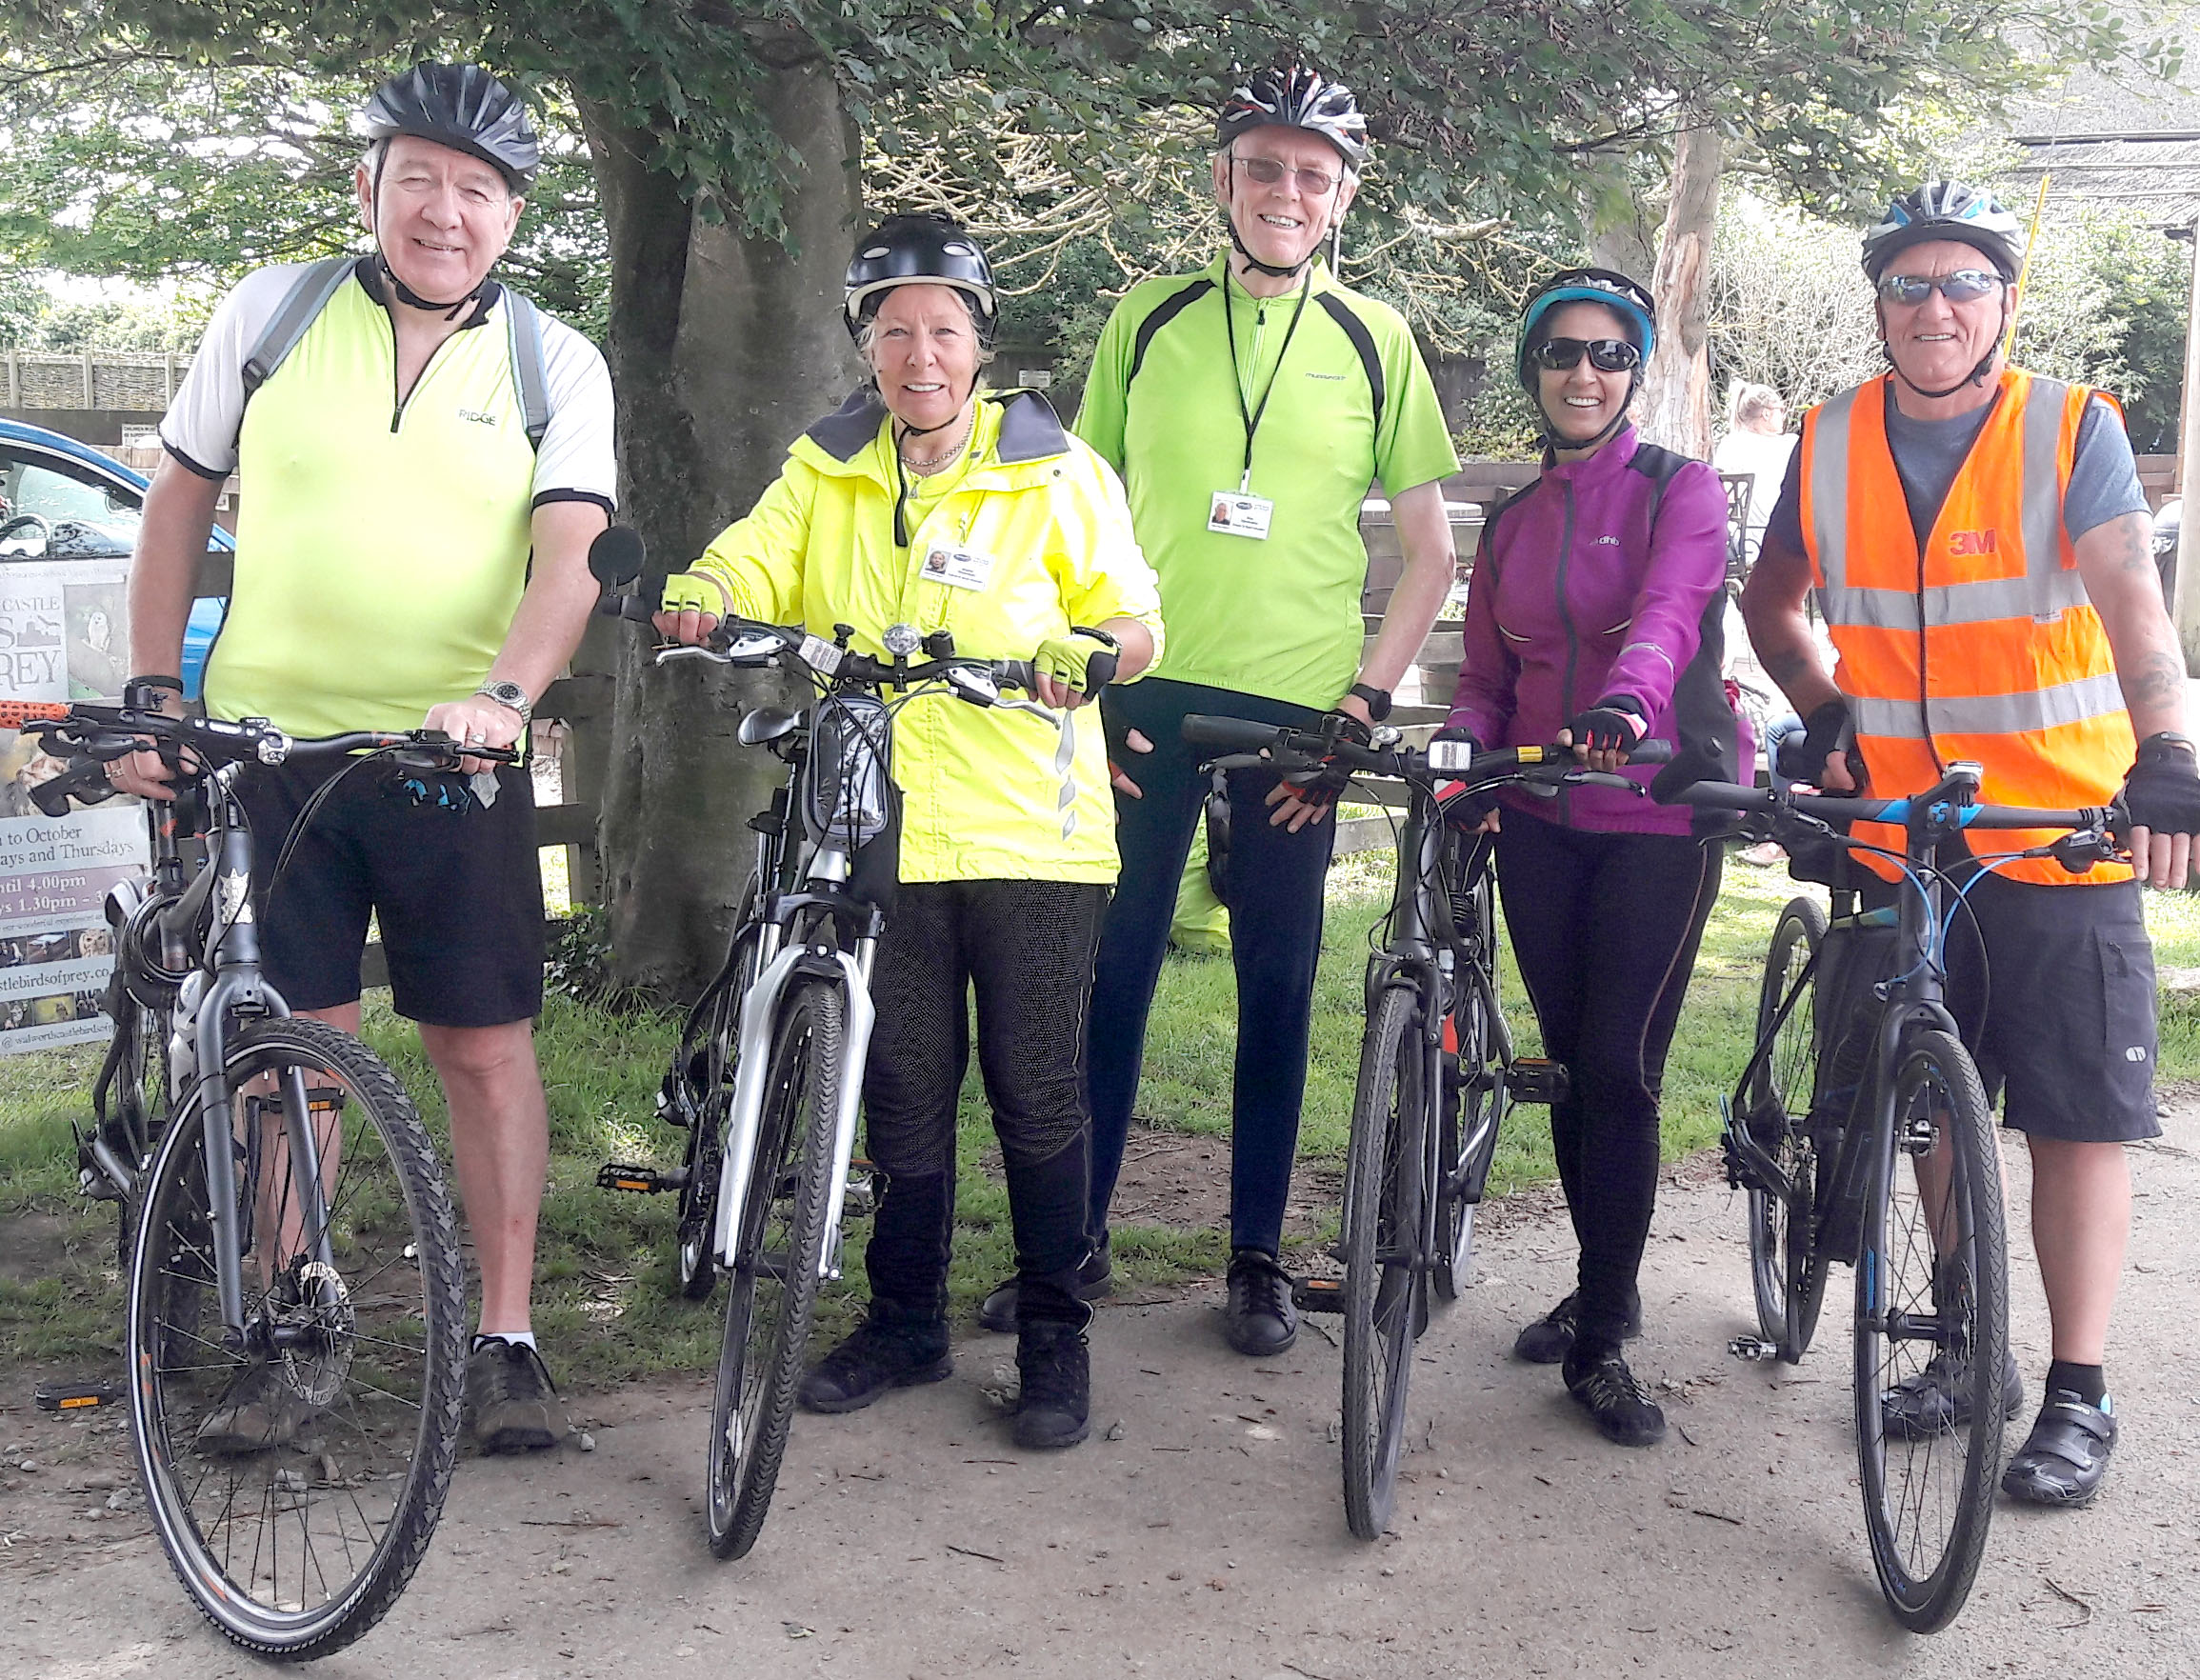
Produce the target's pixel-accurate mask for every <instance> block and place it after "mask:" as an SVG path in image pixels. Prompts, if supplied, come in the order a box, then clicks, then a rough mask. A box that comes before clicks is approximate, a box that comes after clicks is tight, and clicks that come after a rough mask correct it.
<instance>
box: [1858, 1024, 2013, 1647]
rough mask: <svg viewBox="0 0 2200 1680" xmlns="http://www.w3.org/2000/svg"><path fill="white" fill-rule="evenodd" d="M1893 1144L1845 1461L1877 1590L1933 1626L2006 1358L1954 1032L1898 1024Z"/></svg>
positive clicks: (1927, 1628) (1991, 1438) (1986, 1489)
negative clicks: (1902, 1032)
mask: <svg viewBox="0 0 2200 1680" xmlns="http://www.w3.org/2000/svg"><path fill="white" fill-rule="evenodd" d="M1892 1143H1893V1147H1892V1148H1891V1149H1887V1150H1881V1151H1880V1152H1879V1158H1878V1159H1876V1160H1874V1161H1873V1162H1872V1163H1871V1180H1870V1191H1869V1194H1870V1201H1869V1202H1868V1203H1867V1205H1866V1210H1865V1227H1864V1246H1863V1252H1862V1255H1861V1257H1860V1259H1859V1261H1858V1264H1857V1268H1856V1445H1857V1463H1858V1468H1859V1470H1860V1471H1861V1479H1862V1483H1863V1489H1864V1518H1865V1526H1866V1528H1867V1529H1868V1530H1870V1536H1871V1561H1872V1564H1873V1566H1874V1568H1876V1570H1878V1573H1879V1585H1880V1589H1881V1590H1882V1591H1884V1592H1885V1593H1886V1595H1887V1602H1888V1605H1889V1607H1890V1609H1891V1610H1893V1611H1894V1616H1895V1619H1896V1620H1897V1621H1899V1622H1901V1623H1902V1624H1903V1626H1905V1627H1906V1628H1909V1629H1910V1630H1913V1631H1915V1632H1919V1633H1930V1632H1931V1631H1932V1630H1935V1629H1937V1628H1942V1627H1945V1626H1946V1625H1947V1624H1948V1623H1949V1621H1950V1620H1951V1619H1952V1618H1953V1617H1954V1615H1955V1613H1956V1612H1957V1611H1958V1610H1961V1609H1962V1608H1963V1602H1964V1600H1965V1598H1966V1597H1968V1596H1969V1595H1970V1585H1971V1581H1972V1579H1973V1577H1974V1576H1975V1575H1976V1574H1977V1572H1978V1561H1979V1556H1980V1554H1981V1552H1982V1551H1983V1550H1985V1547H1986V1533H1987V1524H1988V1521H1989V1519H1990V1517H1991V1515H1992V1512H1993V1484H1994V1477H1995V1476H1996V1475H1997V1474H1998V1473H1999V1471H2000V1469H2001V1445H2002V1426H2003V1423H2004V1421H2005V1415H2004V1411H2003V1406H2004V1401H2003V1393H2002V1383H2003V1374H2002V1372H2003V1367H2004V1364H2005V1362H2006V1361H2007V1359H2008V1356H2009V1270H2008V1268H2009V1260H2008V1253H2007V1250H2006V1247H2005V1242H2006V1231H2005V1228H2004V1223H2003V1211H2002V1190H2001V1172H2000V1162H1999V1159H1998V1157H1997V1155H1996V1154H1995V1150H1994V1141H1993V1125H1992V1117H1991V1115H1990V1112H1989V1111H1988V1109H1987V1103H1986V1093H1985V1091H1984V1090H1982V1089H1981V1087H1980V1084H1979V1077H1978V1070H1977V1069H1976V1068H1974V1067H1973V1066H1972V1065H1971V1060H1970V1054H1969V1053H1968V1052H1967V1051H1966V1050H1964V1048H1963V1046H1962V1044H1961V1043H1959V1042H1958V1041H1957V1040H1956V1039H1955V1038H1954V1037H1952V1036H1951V1035H1950V1034H1949V1033H1946V1032H1942V1031H1939V1030H1925V1031H1919V1032H1915V1033H1912V1034H1909V1035H1906V1037H1905V1039H1904V1041H1903V1053H1902V1058H1901V1062H1900V1067H1899V1071H1898V1073H1897V1076H1896V1080H1895V1090H1894V1133H1893V1140H1892ZM1905 1157H1907V1159H1905Z"/></svg>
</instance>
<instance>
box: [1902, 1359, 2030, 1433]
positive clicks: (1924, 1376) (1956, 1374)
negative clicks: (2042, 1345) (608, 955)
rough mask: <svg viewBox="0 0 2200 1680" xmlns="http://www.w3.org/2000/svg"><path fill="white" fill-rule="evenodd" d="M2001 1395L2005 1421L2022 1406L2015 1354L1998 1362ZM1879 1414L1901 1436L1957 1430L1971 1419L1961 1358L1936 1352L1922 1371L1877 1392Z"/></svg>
mask: <svg viewBox="0 0 2200 1680" xmlns="http://www.w3.org/2000/svg"><path fill="white" fill-rule="evenodd" d="M2001 1400H2002V1417H2003V1419H2004V1421H2007V1420H2008V1419H2010V1418H2012V1417H2014V1416H2016V1414H2017V1413H2018V1412H2020V1411H2022V1410H2024V1409H2025V1380H2024V1376H2023V1374H2022V1373H2021V1372H2019V1371H2018V1370H2017V1362H2016V1355H2015V1354H2013V1353H2011V1354H2010V1355H2008V1356H2007V1357H2006V1358H2005V1359H2004V1361H2003V1363H2002V1370H2001ZM1879 1417H1880V1422H1881V1423H1882V1424H1883V1425H1884V1426H1885V1428H1886V1430H1887V1432H1888V1433H1889V1434H1890V1435H1892V1436H1894V1437H1895V1438H1896V1439H1897V1440H1902V1441H1924V1440H1929V1439H1930V1438H1931V1437H1932V1436H1934V1435H1945V1434H1947V1433H1948V1432H1949V1430H1959V1429H1961V1428H1962V1427H1963V1426H1964V1425H1965V1424H1967V1423H1969V1422H1970V1374H1969V1372H1968V1370H1967V1369H1966V1366H1965V1364H1964V1362H1960V1361H1958V1360H1956V1359H1954V1358H1953V1357H1951V1356H1950V1354H1948V1353H1946V1352H1941V1353H1935V1354H1934V1355H1933V1356H1932V1357H1931V1358H1930V1360H1928V1361H1927V1362H1926V1366H1925V1369H1924V1370H1921V1371H1918V1372H1917V1373H1916V1374H1915V1375H1914V1376H1907V1377H1904V1378H1903V1379H1902V1381H1900V1382H1899V1383H1897V1384H1895V1385H1894V1387H1893V1388H1891V1389H1890V1390H1887V1392H1886V1393H1884V1394H1883V1395H1881V1396H1880V1399H1879Z"/></svg>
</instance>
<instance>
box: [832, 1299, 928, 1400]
mask: <svg viewBox="0 0 2200 1680" xmlns="http://www.w3.org/2000/svg"><path fill="white" fill-rule="evenodd" d="M953 1370H954V1360H953V1359H952V1357H950V1354H949V1351H948V1321H947V1320H946V1319H945V1318H941V1317H935V1316H933V1315H932V1314H930V1313H925V1312H917V1311H913V1310H910V1309H909V1308H906V1307H902V1306H898V1305H897V1304H895V1303H894V1302H892V1301H889V1300H884V1299H879V1300H874V1301H872V1302H871V1304H870V1313H869V1314H868V1315H867V1316H866V1317H865V1318H864V1321H863V1322H862V1323H861V1324H859V1325H857V1326H856V1327H855V1329H854V1330H853V1331H851V1332H850V1334H849V1335H848V1337H847V1338H846V1339H845V1340H844V1341H842V1343H841V1344H840V1346H839V1347H837V1348H835V1349H833V1350H832V1351H831V1352H830V1353H828V1354H827V1355H826V1356H825V1357H824V1358H823V1359H820V1360H819V1361H818V1362H817V1363H816V1364H815V1365H813V1366H812V1367H810V1370H809V1372H808V1373H807V1374H806V1375H805V1376H804V1377H803V1379H802V1385H801V1387H799V1388H798V1389H796V1390H794V1397H795V1399H796V1400H798V1401H799V1402H800V1403H801V1405H802V1409H803V1410H805V1411H829V1412H830V1411H860V1410H863V1409H864V1408H865V1407H866V1406H869V1405H870V1403H871V1402H872V1401H873V1400H876V1399H877V1398H878V1397H879V1396H880V1395H881V1394H883V1393H885V1392H886V1391H887V1390H889V1389H910V1388H914V1387H916V1385H918V1384H919V1383H936V1382H940V1381H942V1380H943V1379H945V1378H946V1377H947V1376H948V1375H949V1374H950V1372H952V1371H953Z"/></svg>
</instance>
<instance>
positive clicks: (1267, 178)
mask: <svg viewBox="0 0 2200 1680" xmlns="http://www.w3.org/2000/svg"><path fill="white" fill-rule="evenodd" d="M1230 161H1231V162H1232V163H1234V164H1236V165H1237V166H1238V167H1239V168H1240V169H1242V170H1245V172H1246V173H1247V174H1248V175H1249V176H1250V177H1251V178H1252V179H1253V180H1254V181H1255V182H1257V183H1258V184H1259V185H1261V186H1263V187H1273V186H1274V185H1275V184H1276V183H1277V182H1278V181H1281V180H1282V179H1283V178H1284V177H1285V176H1286V175H1289V176H1290V178H1291V184H1292V185H1293V186H1295V187H1297V188H1298V190H1300V191H1301V192H1303V193H1305V194H1306V196H1307V197H1309V198H1327V197H1329V195H1330V193H1331V192H1333V191H1335V190H1336V187H1337V177H1336V176H1334V175H1327V174H1324V173H1323V172H1322V171H1321V170H1294V169H1291V168H1290V167H1289V166H1288V165H1285V164H1280V163H1278V162H1276V160H1275V159H1274V158H1272V157H1240V156H1238V154H1237V153H1236V152H1234V151H1233V152H1231V153H1230Z"/></svg>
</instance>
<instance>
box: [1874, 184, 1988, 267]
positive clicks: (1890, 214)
mask: <svg viewBox="0 0 2200 1680" xmlns="http://www.w3.org/2000/svg"><path fill="white" fill-rule="evenodd" d="M1935 239H1953V240H1958V241H1960V242H1961V243H1963V244H1965V245H1968V246H1970V247H1971V248H1972V249H1973V250H1977V251H1978V252H1979V253H1980V254H1981V255H1982V256H1984V257H1985V258H1986V259H1987V260H1988V261H1989V262H1990V263H1992V264H1993V266H1994V271H1995V272H1997V273H1998V274H2000V275H2001V277H2002V278H2003V279H2004V280H2014V279H2015V278H2016V275H2017V270H2018V269H2019V268H2021V267H2022V266H2023V264H2024V226H2023V224H2022V223H2020V222H2019V221H2018V220H2017V219H2016V216H2015V215H2014V213H2013V212H2011V211H2010V210H2009V209H2008V208H2007V207H2005V206H2004V205H2003V204H2002V202H2001V201H2000V200H1999V199H1997V198H1995V197H1994V196H1993V194H1991V193H1990V192H1988V191H1987V190H1985V189H1984V188H1982V187H1973V186H1971V185H1970V183H1969V182H1967V181H1928V182H1927V183H1926V184H1925V185H1924V186H1922V187H1920V188H1918V189H1917V190H1915V191H1912V192H1905V193H1904V194H1903V195H1902V196H1901V197H1900V198H1898V199H1896V200H1895V201H1894V202H1893V203H1892V204H1890V205H1889V206H1888V207H1887V213H1886V214H1885V215H1883V216H1881V217H1880V218H1879V220H1878V222H1877V223H1876V224H1875V225H1873V226H1872V227H1871V228H1870V229H1869V230H1866V232H1865V235H1864V272H1865V273H1866V274H1867V275H1869V276H1870V278H1871V279H1872V281H1873V282H1875V283H1876V282H1877V280H1878V279H1879V276H1880V275H1881V274H1883V273H1885V272H1886V271H1887V265H1888V264H1889V263H1890V262H1891V261H1893V260H1894V257H1895V256H1896V254H1897V253H1899V252H1901V251H1905V250H1909V249H1910V247H1911V246H1913V245H1924V244H1926V243H1927V242H1929V241H1930V240H1935Z"/></svg>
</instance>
